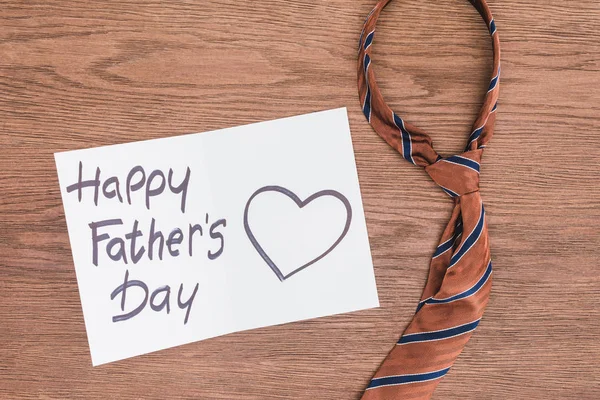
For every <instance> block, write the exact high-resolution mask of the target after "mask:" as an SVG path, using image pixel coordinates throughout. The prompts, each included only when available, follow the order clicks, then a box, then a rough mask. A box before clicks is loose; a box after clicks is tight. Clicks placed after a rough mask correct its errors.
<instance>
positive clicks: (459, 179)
mask: <svg viewBox="0 0 600 400" xmlns="http://www.w3.org/2000/svg"><path fill="white" fill-rule="evenodd" d="M481 153H482V150H481V149H478V150H472V151H467V152H464V153H462V154H460V155H457V156H451V157H447V158H440V159H439V160H438V161H436V162H435V163H433V164H431V165H428V166H427V167H425V171H427V173H428V174H429V176H431V179H433V181H434V182H435V183H437V184H438V185H439V186H440V187H441V188H442V189H443V190H444V191H445V192H446V193H448V194H449V195H450V196H451V197H458V196H462V195H465V194H468V193H472V192H477V191H479V162H480V161H481Z"/></svg>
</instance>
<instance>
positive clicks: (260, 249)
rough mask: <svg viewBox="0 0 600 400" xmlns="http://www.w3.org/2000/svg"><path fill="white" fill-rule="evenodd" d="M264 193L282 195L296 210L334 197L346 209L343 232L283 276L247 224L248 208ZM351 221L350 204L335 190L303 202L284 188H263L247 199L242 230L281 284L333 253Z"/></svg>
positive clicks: (317, 194)
mask: <svg viewBox="0 0 600 400" xmlns="http://www.w3.org/2000/svg"><path fill="white" fill-rule="evenodd" d="M265 192H276V193H281V194H284V195H285V196H287V197H288V198H290V199H292V200H293V201H294V203H296V206H298V208H300V209H302V208H304V207H305V206H307V205H308V204H310V203H311V202H312V201H314V200H316V199H319V198H324V197H327V196H330V197H334V198H336V199H338V200H340V201H341V202H342V204H343V205H344V207H345V208H346V222H345V226H344V230H343V231H342V233H341V234H340V236H339V237H338V238H337V239H336V240H335V242H334V243H333V244H332V245H331V246H330V247H329V248H328V249H327V250H325V251H324V252H323V253H321V254H320V255H318V256H317V257H315V258H313V259H312V260H310V261H309V262H307V263H305V264H303V265H302V266H300V267H299V268H296V269H294V270H293V271H291V272H289V273H288V274H284V273H283V272H282V271H281V269H280V268H279V267H278V266H277V265H276V264H275V262H274V261H273V260H272V259H271V258H270V257H269V256H268V255H267V253H266V252H265V250H264V249H263V247H262V246H261V245H260V243H258V240H257V239H256V237H255V236H254V234H253V233H252V229H251V228H250V225H249V223H248V210H249V208H250V203H252V201H253V200H254V199H255V198H256V197H257V196H258V195H260V194H261V193H265ZM351 221H352V207H351V206H350V202H349V201H348V199H347V198H346V197H345V196H344V195H343V194H341V193H340V192H337V191H335V190H322V191H320V192H317V193H315V194H313V195H311V196H309V197H307V198H306V199H305V200H301V199H300V198H299V197H298V196H296V194H295V193H293V192H292V191H290V190H288V189H286V188H284V187H281V186H265V187H262V188H260V189H258V190H257V191H256V192H254V193H253V194H252V196H250V198H249V199H248V202H247V203H246V208H245V209H244V229H245V230H246V235H248V239H250V242H251V243H252V245H253V246H254V248H255V249H256V251H257V252H258V254H259V255H260V256H261V257H262V259H263V260H264V261H265V262H266V263H267V265H268V266H269V267H270V268H271V270H272V271H273V272H274V273H275V275H276V276H277V278H279V280H280V281H281V282H283V281H284V280H286V279H288V278H289V277H291V276H292V275H295V274H297V273H298V272H300V271H302V270H303V269H305V268H307V267H309V266H311V265H312V264H314V263H316V262H317V261H319V260H321V259H322V258H323V257H325V256H326V255H327V254H329V253H331V251H333V249H335V248H336V247H337V245H338V244H340V242H341V241H342V239H344V237H345V236H346V234H347V233H348V230H349V229H350V222H351Z"/></svg>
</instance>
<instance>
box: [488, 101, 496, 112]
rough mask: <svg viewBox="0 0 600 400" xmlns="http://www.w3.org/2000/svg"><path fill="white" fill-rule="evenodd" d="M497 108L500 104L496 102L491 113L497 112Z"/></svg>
mask: <svg viewBox="0 0 600 400" xmlns="http://www.w3.org/2000/svg"><path fill="white" fill-rule="evenodd" d="M497 108H498V102H496V104H494V108H492V111H490V112H495V111H496V109H497Z"/></svg>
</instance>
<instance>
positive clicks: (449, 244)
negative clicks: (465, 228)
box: [432, 235, 456, 258]
mask: <svg viewBox="0 0 600 400" xmlns="http://www.w3.org/2000/svg"><path fill="white" fill-rule="evenodd" d="M454 239H456V236H455V235H453V236H452V237H451V238H450V239H448V240H446V241H445V242H444V243H442V244H440V245H439V246H438V248H437V249H436V250H435V253H433V257H432V258H436V257H439V256H441V255H442V254H444V253H445V252H447V251H448V250H450V249H451V248H452V245H453V244H454Z"/></svg>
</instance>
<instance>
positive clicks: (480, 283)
mask: <svg viewBox="0 0 600 400" xmlns="http://www.w3.org/2000/svg"><path fill="white" fill-rule="evenodd" d="M490 275H492V262H491V261H490V262H489V264H488V266H487V269H486V270H485V272H484V273H483V276H482V277H481V278H480V279H479V281H477V283H476V284H475V285H473V286H472V287H471V288H469V289H467V290H465V291H464V292H462V293H459V294H457V295H455V296H452V297H448V298H445V299H435V298H430V299H428V300H427V301H425V304H445V303H452V302H454V301H457V300H461V299H465V298H467V297H470V296H473V295H474V294H475V293H477V292H478V291H479V289H481V288H482V287H483V285H485V283H486V282H487V281H488V279H489V277H490ZM425 304H423V305H425Z"/></svg>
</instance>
